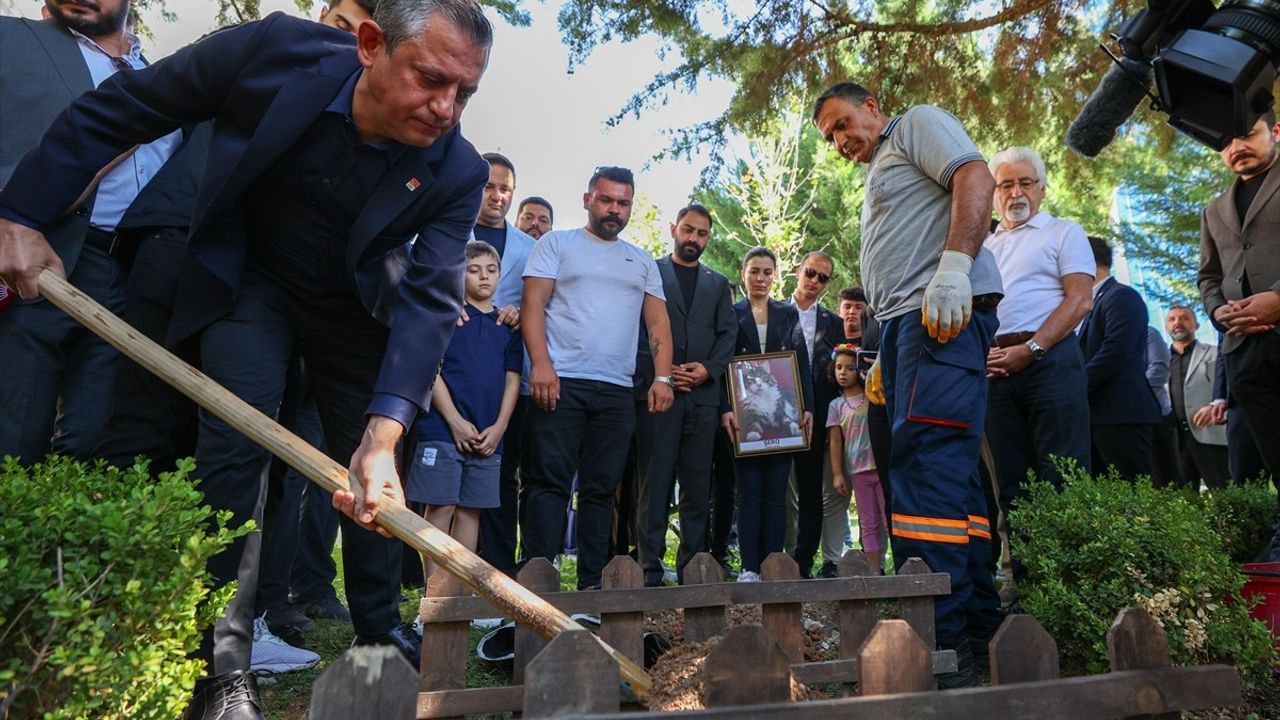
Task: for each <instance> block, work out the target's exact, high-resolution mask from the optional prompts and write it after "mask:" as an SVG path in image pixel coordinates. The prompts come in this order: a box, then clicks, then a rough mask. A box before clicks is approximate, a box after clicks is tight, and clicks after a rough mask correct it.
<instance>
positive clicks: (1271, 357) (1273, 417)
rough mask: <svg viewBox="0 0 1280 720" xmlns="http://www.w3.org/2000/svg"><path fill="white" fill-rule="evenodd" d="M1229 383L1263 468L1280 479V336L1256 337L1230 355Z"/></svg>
mask: <svg viewBox="0 0 1280 720" xmlns="http://www.w3.org/2000/svg"><path fill="white" fill-rule="evenodd" d="M1227 383H1228V385H1229V387H1230V390H1231V397H1232V399H1234V400H1235V402H1236V404H1237V405H1238V406H1239V408H1240V410H1242V411H1243V412H1244V418H1245V420H1246V421H1247V422H1248V423H1249V430H1250V433H1251V434H1252V435H1253V439H1254V443H1255V444H1256V445H1257V449H1258V452H1259V453H1260V454H1261V456H1262V462H1263V465H1265V467H1266V470H1267V471H1268V472H1270V473H1271V476H1272V477H1273V478H1275V477H1280V422H1278V421H1277V418H1280V334H1277V333H1275V332H1269V333H1263V334H1261V335H1253V336H1251V337H1248V338H1245V341H1244V344H1242V345H1241V346H1240V347H1238V348H1236V349H1235V350H1234V351H1233V352H1230V353H1228V354H1227ZM1228 416H1229V413H1228Z"/></svg>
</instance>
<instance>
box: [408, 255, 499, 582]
mask: <svg viewBox="0 0 1280 720" xmlns="http://www.w3.org/2000/svg"><path fill="white" fill-rule="evenodd" d="M499 268H500V261H499V258H498V251H497V250H495V249H494V248H493V246H492V245H490V244H489V243H487V242H482V241H478V240H473V241H471V242H469V243H467V270H466V298H467V306H466V314H467V321H466V322H465V323H463V324H462V325H460V326H459V327H458V328H457V329H455V330H454V331H453V339H452V340H451V341H450V342H449V347H448V349H447V350H446V351H445V354H444V362H443V363H442V364H441V366H440V377H439V379H438V380H436V384H435V387H434V388H433V389H432V391H431V412H430V413H428V414H427V415H426V416H425V417H423V418H422V419H421V420H420V421H419V422H418V426H417V446H416V447H415V448H414V453H413V460H412V465H411V466H410V468H409V473H408V476H409V477H408V482H407V483H406V487H405V497H407V498H408V499H409V500H412V501H414V502H420V503H426V505H427V508H426V511H425V512H424V513H423V517H425V518H426V519H427V522H430V523H431V524H432V525H435V526H436V527H438V528H440V529H441V530H444V531H446V532H448V533H449V534H450V535H451V536H452V537H453V538H454V539H455V540H457V541H458V542H460V543H462V544H463V545H466V546H467V548H469V549H471V550H475V549H476V537H477V534H478V533H479V529H480V511H481V510H483V509H486V508H495V507H498V504H499V501H498V475H499V472H500V471H501V468H502V435H503V433H504V432H506V429H507V422H508V421H509V420H510V419H511V413H512V411H513V410H514V409H515V406H516V397H517V395H518V394H519V392H520V369H521V366H522V365H523V363H524V345H523V343H522V342H521V339H520V333H518V332H512V330H511V328H509V327H507V326H506V325H503V324H501V323H499V322H498V313H497V310H495V309H494V307H493V293H494V290H496V289H497V287H498V273H499ZM434 569H435V564H434V563H432V562H430V561H429V560H427V559H426V558H425V557H424V558H423V559H422V570H423V575H424V578H425V579H427V580H429V579H430V578H431V573H432V571H433V570H434Z"/></svg>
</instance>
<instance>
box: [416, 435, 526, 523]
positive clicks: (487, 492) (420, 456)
mask: <svg viewBox="0 0 1280 720" xmlns="http://www.w3.org/2000/svg"><path fill="white" fill-rule="evenodd" d="M501 471H502V456H501V455H499V454H497V453H494V454H493V455H490V456H489V457H480V456H479V455H475V454H473V453H460V452H458V447H457V446H456V445H454V444H453V443H451V442H445V441H443V440H424V441H422V442H419V443H418V446H417V447H416V448H414V451H413V459H412V464H411V465H410V466H409V472H408V479H407V480H406V481H405V488H404V494H405V497H406V498H408V499H409V500H410V501H412V502H420V503H426V504H428V505H457V506H458V507H464V508H476V509H487V508H496V507H498V506H499V505H500V504H501V502H500V500H499V499H498V476H499V474H500V473H501Z"/></svg>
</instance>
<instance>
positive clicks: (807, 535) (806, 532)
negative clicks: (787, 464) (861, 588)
mask: <svg viewBox="0 0 1280 720" xmlns="http://www.w3.org/2000/svg"><path fill="white" fill-rule="evenodd" d="M834 268H835V266H834V264H832V262H831V257H830V256H829V255H827V254H826V253H824V252H821V251H817V250H815V251H813V252H810V253H808V254H806V255H805V256H804V258H803V259H801V261H800V266H799V267H797V268H796V289H795V292H793V293H792V294H791V304H792V305H795V307H796V310H798V311H799V312H800V327H801V328H802V329H803V330H804V340H805V345H806V348H805V349H806V350H807V351H808V353H809V367H808V368H807V369H808V371H809V373H810V376H811V377H812V379H813V407H811V408H806V409H807V410H809V411H811V412H812V413H813V416H814V417H815V418H818V420H817V422H818V423H819V427H821V424H822V422H824V421H825V420H826V414H827V405H829V404H830V403H831V400H832V399H834V398H835V396H836V395H837V394H839V388H837V387H836V385H835V383H834V382H832V381H831V379H830V377H829V376H828V373H827V367H828V366H829V365H831V349H832V348H834V347H835V346H836V344H837V343H839V342H840V341H841V340H843V339H844V323H843V322H842V321H841V320H840V317H839V316H837V315H836V314H835V313H833V312H831V311H830V310H829V309H827V308H826V307H823V306H822V304H821V303H819V302H818V298H820V297H822V293H824V292H826V290H827V286H828V285H829V284H831V276H832V274H834V272H835V269H834ZM828 466H829V463H828V461H827V434H826V433H825V432H819V433H817V434H815V435H814V436H813V438H812V440H811V441H810V442H809V449H808V450H805V451H803V452H798V453H796V454H795V463H794V464H793V466H792V467H793V469H794V475H793V479H794V481H795V488H796V497H797V501H798V502H797V506H798V507H797V511H796V546H795V560H796V564H797V565H799V566H800V577H806V578H807V577H809V575H810V574H811V573H812V572H813V557H814V555H815V554H816V553H817V552H818V541H819V540H820V539H821V538H822V485H823V482H822V476H823V473H824V472H829V471H830V468H829V467H828Z"/></svg>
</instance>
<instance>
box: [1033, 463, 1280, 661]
mask: <svg viewBox="0 0 1280 720" xmlns="http://www.w3.org/2000/svg"><path fill="white" fill-rule="evenodd" d="M1062 469H1063V474H1064V478H1065V482H1064V484H1063V487H1062V489H1061V491H1057V492H1055V491H1054V489H1053V488H1052V486H1050V485H1049V484H1047V483H1043V482H1035V483H1032V484H1031V485H1030V486H1029V491H1030V494H1029V497H1028V498H1027V499H1026V500H1024V501H1022V502H1021V503H1020V504H1019V506H1018V508H1017V509H1015V510H1013V511H1012V513H1011V514H1010V521H1009V522H1010V526H1011V527H1012V528H1015V530H1016V532H1015V533H1014V534H1013V538H1012V540H1011V542H1012V544H1013V553H1014V555H1015V556H1016V557H1019V558H1021V560H1022V562H1023V563H1024V564H1025V565H1026V567H1027V570H1028V579H1027V581H1026V582H1024V583H1022V584H1021V585H1019V587H1018V591H1019V595H1020V596H1021V602H1022V607H1023V609H1024V610H1025V611H1027V612H1029V613H1031V614H1032V615H1034V616H1035V617H1036V619H1037V620H1039V621H1040V623H1041V624H1042V625H1043V626H1044V628H1045V629H1046V630H1047V631H1048V632H1049V634H1050V635H1052V636H1053V638H1054V639H1055V640H1057V642H1058V649H1059V651H1060V653H1061V656H1062V661H1063V663H1064V665H1065V666H1066V667H1068V668H1070V667H1075V668H1077V669H1084V670H1087V671H1088V672H1094V673H1096V672H1105V671H1107V669H1108V664H1107V650H1106V634H1107V629H1108V628H1109V627H1110V626H1111V623H1112V621H1113V620H1114V619H1115V617H1116V614H1117V613H1118V612H1119V611H1120V610H1121V609H1122V608H1124V607H1126V606H1131V605H1138V606H1141V607H1145V608H1146V609H1147V610H1148V611H1149V612H1150V613H1151V614H1152V616H1154V617H1155V619H1156V620H1157V621H1158V622H1160V624H1161V625H1162V626H1163V627H1164V629H1165V630H1166V632H1168V635H1169V646H1170V651H1171V654H1172V657H1173V660H1174V662H1175V663H1179V664H1191V663H1196V664H1198V663H1205V662H1223V663H1227V664H1234V665H1236V666H1237V667H1239V668H1240V669H1241V671H1242V674H1244V676H1245V678H1246V680H1251V679H1261V678H1264V677H1267V672H1268V671H1269V669H1270V667H1271V666H1272V664H1273V663H1274V661H1275V650H1274V647H1273V645H1272V637H1271V635H1270V633H1269V632H1268V631H1267V629H1266V627H1265V626H1264V625H1263V624H1262V623H1260V622H1257V621H1255V620H1253V619H1251V618H1250V617H1249V612H1248V607H1247V606H1246V603H1245V602H1244V601H1243V600H1242V599H1241V596H1240V588H1241V587H1242V586H1243V584H1244V576H1243V575H1242V574H1241V572H1240V567H1239V566H1238V565H1237V564H1236V563H1235V562H1234V561H1233V560H1232V559H1231V557H1230V556H1229V555H1228V553H1227V551H1226V550H1225V548H1224V546H1223V542H1222V539H1221V538H1220V537H1219V534H1218V532H1216V531H1215V528H1214V524H1213V523H1212V522H1211V521H1210V519H1209V517H1208V513H1207V512H1206V509H1205V505H1204V504H1203V503H1202V502H1200V501H1198V500H1196V499H1193V498H1191V497H1189V496H1188V495H1187V494H1185V493H1181V492H1176V491H1168V490H1159V489H1155V488H1153V487H1152V486H1151V483H1150V482H1149V481H1148V480H1146V479H1140V480H1139V481H1137V482H1133V483H1131V482H1128V481H1126V480H1124V479H1121V478H1120V477H1118V476H1117V475H1116V474H1115V473H1114V471H1113V472H1112V473H1110V474H1108V475H1105V476H1102V477H1098V478H1094V477H1091V476H1089V474H1088V473H1085V472H1083V471H1081V470H1080V469H1079V468H1077V467H1075V466H1074V465H1072V464H1069V463H1064V464H1063V466H1062Z"/></svg>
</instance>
